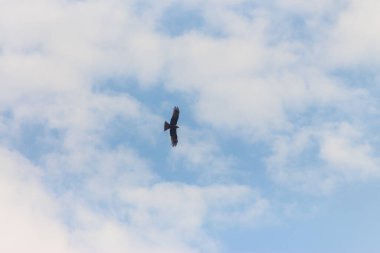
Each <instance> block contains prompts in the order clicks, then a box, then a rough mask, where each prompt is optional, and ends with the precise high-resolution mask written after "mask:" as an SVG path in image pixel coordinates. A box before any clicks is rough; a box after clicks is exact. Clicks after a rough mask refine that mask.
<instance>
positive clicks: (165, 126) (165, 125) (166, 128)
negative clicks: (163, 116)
mask: <svg viewBox="0 0 380 253" xmlns="http://www.w3.org/2000/svg"><path fill="white" fill-rule="evenodd" d="M169 128H170V124H169V123H168V122H166V121H165V124H164V131H166V130H168V129H169Z"/></svg>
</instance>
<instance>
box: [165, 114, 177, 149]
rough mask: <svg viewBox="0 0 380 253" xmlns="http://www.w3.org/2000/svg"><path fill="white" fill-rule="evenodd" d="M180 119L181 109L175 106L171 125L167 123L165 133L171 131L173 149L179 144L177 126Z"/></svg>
mask: <svg viewBox="0 0 380 253" xmlns="http://www.w3.org/2000/svg"><path fill="white" fill-rule="evenodd" d="M178 118H179V108H178V106H175V107H174V109H173V115H172V118H171V120H170V124H169V123H168V122H166V121H165V124H164V131H166V130H168V129H170V138H171V140H172V146H173V147H175V146H177V143H178V136H177V128H179V126H177V122H178Z"/></svg>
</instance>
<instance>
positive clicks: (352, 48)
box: [0, 0, 380, 253]
mask: <svg viewBox="0 0 380 253" xmlns="http://www.w3.org/2000/svg"><path fill="white" fill-rule="evenodd" d="M0 3H1V6H2V8H1V9H0V35H1V36H0V160H1V161H0V164H1V170H0V180H1V182H2V183H1V191H0V192H1V193H0V194H1V195H0V206H1V210H4V211H2V213H1V214H0V220H2V221H3V222H2V224H6V225H5V226H3V227H2V228H1V230H0V234H1V235H2V238H6V239H5V240H4V243H1V244H0V249H2V251H4V252H25V251H26V250H28V251H33V252H45V251H46V252H48V251H49V252H51V250H52V249H54V252H63V253H74V252H81V253H83V252H125V251H133V252H212V251H219V250H221V249H222V248H223V245H220V243H219V242H218V241H217V240H215V238H213V236H212V235H210V234H212V233H210V231H215V230H218V229H225V228H228V227H229V226H237V227H244V226H253V227H254V226H255V225H257V224H260V222H261V220H262V219H264V218H265V217H267V216H268V214H269V213H271V212H273V210H272V205H273V203H272V202H274V201H277V200H272V199H270V197H269V196H266V195H265V194H263V193H262V192H265V189H259V188H258V187H257V186H256V185H249V184H246V183H244V184H243V183H242V182H239V181H238V180H236V178H238V177H234V175H236V174H238V173H240V172H241V171H240V170H239V167H238V166H239V164H240V163H239V161H240V160H241V159H248V160H249V159H251V158H243V157H240V156H239V155H237V154H236V153H234V154H231V153H230V152H229V151H227V150H228V149H227V148H226V147H224V146H223V144H222V142H223V141H224V142H225V143H227V144H228V143H230V142H232V141H233V142H234V143H236V142H239V143H240V142H241V143H244V145H247V146H249V147H251V146H250V145H255V144H257V143H263V145H265V146H266V147H268V149H269V152H268V153H269V154H266V156H265V157H260V162H262V161H265V168H264V169H265V170H266V176H267V177H268V182H270V183H271V184H273V187H280V188H281V189H283V188H282V187H284V188H285V189H290V190H295V191H296V192H301V193H305V194H309V193H312V194H315V193H317V194H320V193H322V194H327V193H331V192H333V190H334V189H336V188H337V187H339V186H340V185H342V184H350V183H352V182H357V181H361V182H366V181H368V180H371V179H372V180H376V179H377V178H378V177H379V158H378V152H377V151H376V149H377V147H378V144H379V142H378V140H377V138H373V136H375V134H376V133H375V131H374V129H376V126H377V124H378V123H377V120H376V118H377V116H378V113H379V110H378V109H377V108H378V102H377V100H376V98H377V96H378V91H379V90H378V88H376V84H377V81H378V80H379V77H378V73H375V71H372V70H373V69H375V68H376V67H377V66H378V65H379V63H378V60H377V59H378V58H379V57H377V56H378V55H379V52H380V50H379V46H378V45H379V43H378V42H379V38H380V37H379V36H378V33H377V32H376V31H377V29H378V28H377V27H379V18H378V15H377V12H376V10H377V8H376V7H377V6H378V3H376V1H374V0H363V1H356V0H351V1H349V0H344V1H343V0H342V1H335V2H332V1H327V0H325V1H298V0H286V1H268V2H266V3H259V2H257V1H229V0H225V1H214V0H209V1H197V0H194V1H187V2H186V3H183V2H181V1H176V0H169V1H154V2H150V1H133V0H131V1H121V0H111V1H103V0H99V1H63V0H37V1H33V3H32V2H25V1H21V0H15V1H0ZM177 11H178V12H179V13H181V14H182V15H176V12H177ZM174 24H175V25H174ZM368 66H371V68H368V69H367V68H366V67H368ZM363 68H365V69H366V70H365V71H363V72H362V71H361V70H362V69H363ZM353 70H355V73H357V74H356V75H357V76H356V77H355V78H354V77H353V76H351V75H342V74H340V73H351V72H352V71H353ZM364 75H369V76H371V77H372V79H371V80H372V81H373V82H370V83H368V81H367V83H364V84H361V83H360V82H361V80H362V79H363V78H364V77H363V76H364ZM130 80H133V81H134V82H132V81H130ZM366 80H367V79H366ZM114 82H117V83H118V84H120V85H119V86H120V87H119V86H118V88H120V90H121V91H118V90H117V89H115V90H112V89H114V88H113V87H114V86H113V84H114ZM133 83H137V86H138V87H137V88H136V87H134V86H133V85H134V84H133ZM99 86H102V87H108V86H109V87H111V88H109V89H108V90H106V91H105V90H102V89H99ZM157 87H158V88H159V89H160V90H162V92H163V93H165V94H173V93H175V94H178V95H179V96H182V97H184V98H185V99H184V101H185V102H184V103H186V104H185V105H184V106H183V107H185V108H186V110H187V112H188V115H190V116H188V119H187V120H188V121H187V122H186V120H185V121H184V122H186V123H185V124H188V122H190V120H189V118H192V120H193V122H192V124H188V125H187V126H186V125H185V126H184V127H183V128H181V129H180V142H181V145H180V147H178V149H177V150H175V151H174V152H172V153H168V152H166V151H163V150H162V148H161V144H160V142H161V139H159V137H157V135H156V134H157V132H159V131H161V129H159V128H158V127H156V126H161V122H162V119H161V118H162V115H161V114H159V113H161V111H159V110H160V109H157V108H158V107H159V106H161V105H162V104H167V103H168V102H167V101H161V102H160V103H161V104H154V103H153V102H151V101H148V100H149V99H146V98H144V96H140V95H136V94H134V93H133V89H138V91H139V92H142V93H144V92H145V93H149V92H152V93H154V90H155V89H157ZM376 92H377V93H376ZM155 95H157V94H155ZM168 97H169V95H164V99H163V100H165V99H167V98H168ZM162 113H163V112H162ZM182 136H183V139H181V138H182ZM205 136H207V137H205ZM220 139H223V140H222V141H220ZM227 144H224V145H227ZM253 152H254V151H253ZM161 156H163V157H164V158H161ZM168 159H174V163H172V164H168V162H167V160H168ZM249 161H251V160H249ZM255 162H258V161H252V163H255ZM169 165H171V166H173V167H175V168H176V170H175V171H176V172H178V171H185V172H187V173H189V172H191V173H193V175H195V176H194V182H189V180H186V179H184V178H181V176H179V177H178V179H176V180H172V178H173V177H170V176H169V177H167V174H166V173H167V172H168V169H167V168H166V167H167V166H169ZM185 172H184V173H185ZM230 176H231V178H233V179H230V180H228V178H229V177H230ZM169 178H171V179H169ZM244 182H246V181H244ZM20 237H22V238H28V239H27V241H25V244H20V243H18V242H19V239H20Z"/></svg>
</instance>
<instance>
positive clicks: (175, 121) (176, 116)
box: [170, 106, 179, 126]
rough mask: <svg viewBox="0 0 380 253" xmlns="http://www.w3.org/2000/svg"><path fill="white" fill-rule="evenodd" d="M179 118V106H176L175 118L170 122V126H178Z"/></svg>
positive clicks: (174, 110)
mask: <svg viewBox="0 0 380 253" xmlns="http://www.w3.org/2000/svg"><path fill="white" fill-rule="evenodd" d="M178 118H179V108H178V106H175V107H174V109H173V116H172V118H171V120H170V125H172V126H175V125H177V122H178Z"/></svg>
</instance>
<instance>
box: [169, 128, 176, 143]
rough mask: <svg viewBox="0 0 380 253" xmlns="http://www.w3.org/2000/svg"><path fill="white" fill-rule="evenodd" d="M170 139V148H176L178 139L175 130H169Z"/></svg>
mask: <svg viewBox="0 0 380 253" xmlns="http://www.w3.org/2000/svg"><path fill="white" fill-rule="evenodd" d="M170 138H171V140H172V146H173V147H175V146H177V143H178V137H177V128H175V127H172V128H170Z"/></svg>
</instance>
